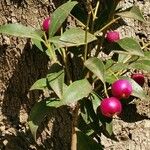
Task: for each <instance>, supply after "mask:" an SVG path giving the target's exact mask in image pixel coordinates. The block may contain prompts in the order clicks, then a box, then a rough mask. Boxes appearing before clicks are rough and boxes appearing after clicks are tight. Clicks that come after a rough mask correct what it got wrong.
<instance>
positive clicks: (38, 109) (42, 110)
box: [28, 101, 49, 140]
mask: <svg viewBox="0 0 150 150" xmlns="http://www.w3.org/2000/svg"><path fill="white" fill-rule="evenodd" d="M48 110H49V107H47V106H46V102H45V101H40V102H37V103H36V104H35V105H34V106H33V107H32V110H31V112H30V116H29V121H28V124H29V127H30V130H31V133H32V135H33V136H34V139H35V140H36V132H37V129H38V127H39V125H40V124H41V122H42V121H43V119H44V118H45V116H46V115H47V114H48Z"/></svg>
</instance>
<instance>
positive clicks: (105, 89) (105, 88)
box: [104, 83, 109, 98]
mask: <svg viewBox="0 0 150 150" xmlns="http://www.w3.org/2000/svg"><path fill="white" fill-rule="evenodd" d="M104 92H105V95H106V97H107V98H109V95H108V92H107V87H106V83H104Z"/></svg>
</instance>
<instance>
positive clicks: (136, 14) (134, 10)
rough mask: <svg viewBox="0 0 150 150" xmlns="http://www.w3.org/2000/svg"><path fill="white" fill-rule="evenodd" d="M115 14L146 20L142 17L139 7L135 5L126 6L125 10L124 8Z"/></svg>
mask: <svg viewBox="0 0 150 150" xmlns="http://www.w3.org/2000/svg"><path fill="white" fill-rule="evenodd" d="M116 15H119V16H121V17H127V18H132V19H135V20H139V21H142V22H146V20H145V18H144V17H143V15H142V13H141V11H140V9H139V8H138V7H137V6H133V7H130V8H127V9H126V10H124V11H122V12H120V13H117V14H116Z"/></svg>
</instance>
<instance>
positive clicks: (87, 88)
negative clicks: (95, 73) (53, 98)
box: [62, 79, 92, 104]
mask: <svg viewBox="0 0 150 150" xmlns="http://www.w3.org/2000/svg"><path fill="white" fill-rule="evenodd" d="M91 91H92V86H91V85H90V83H89V82H88V80H87V79H82V80H78V81H75V82H73V83H72V84H71V85H69V86H68V87H67V89H66V90H65V92H64V95H63V99H62V101H63V103H64V104H70V103H74V102H77V101H78V100H80V99H82V98H84V97H86V96H88V95H89V93H90V92H91Z"/></svg>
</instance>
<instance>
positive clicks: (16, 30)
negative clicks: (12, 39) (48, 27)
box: [0, 23, 42, 41]
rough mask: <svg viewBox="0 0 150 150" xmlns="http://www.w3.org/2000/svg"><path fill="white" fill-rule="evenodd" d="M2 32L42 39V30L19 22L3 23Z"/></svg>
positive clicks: (0, 28)
mask: <svg viewBox="0 0 150 150" xmlns="http://www.w3.org/2000/svg"><path fill="white" fill-rule="evenodd" d="M0 33H3V34H8V35H13V36H18V37H26V38H32V39H37V40H39V41H42V38H41V31H37V30H35V29H34V28H32V27H27V26H24V25H22V24H18V23H15V24H6V25H1V26H0Z"/></svg>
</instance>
